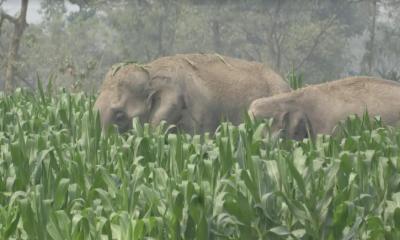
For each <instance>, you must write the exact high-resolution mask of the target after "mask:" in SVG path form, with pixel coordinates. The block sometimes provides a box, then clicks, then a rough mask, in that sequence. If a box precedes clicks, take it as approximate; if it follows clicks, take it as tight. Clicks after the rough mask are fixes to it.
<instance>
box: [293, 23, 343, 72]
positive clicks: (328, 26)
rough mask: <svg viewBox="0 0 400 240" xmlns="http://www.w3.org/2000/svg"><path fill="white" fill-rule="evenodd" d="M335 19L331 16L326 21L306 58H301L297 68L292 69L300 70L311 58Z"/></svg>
mask: <svg viewBox="0 0 400 240" xmlns="http://www.w3.org/2000/svg"><path fill="white" fill-rule="evenodd" d="M335 19H336V16H332V17H331V18H330V19H329V20H328V23H327V24H326V25H325V26H322V27H321V31H320V32H319V34H318V35H317V36H316V38H315V39H314V43H313V45H312V46H311V48H310V51H309V52H308V54H307V56H306V57H305V58H303V60H301V61H300V63H299V64H297V66H296V67H295V68H294V70H295V71H297V70H298V69H299V68H301V67H302V66H303V65H304V64H305V63H306V62H307V61H308V59H309V58H310V57H311V56H312V54H313V53H314V51H315V49H316V48H317V47H318V45H319V43H320V42H321V40H322V38H323V36H324V35H325V33H327V32H328V30H329V29H330V27H331V26H332V25H333V23H334V22H335Z"/></svg>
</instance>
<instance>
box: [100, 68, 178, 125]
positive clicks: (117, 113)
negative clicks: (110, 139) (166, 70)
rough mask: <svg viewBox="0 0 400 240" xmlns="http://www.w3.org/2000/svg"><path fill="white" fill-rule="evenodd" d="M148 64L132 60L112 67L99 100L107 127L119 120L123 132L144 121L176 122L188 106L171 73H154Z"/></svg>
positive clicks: (103, 120) (103, 121)
mask: <svg viewBox="0 0 400 240" xmlns="http://www.w3.org/2000/svg"><path fill="white" fill-rule="evenodd" d="M150 72H151V71H149V70H148V69H146V68H145V67H142V66H138V65H135V64H129V65H125V66H121V67H118V68H116V69H115V68H114V69H112V70H110V71H109V72H108V73H107V75H106V79H105V81H104V83H103V86H102V88H101V91H100V94H99V96H98V98H97V100H96V102H95V105H94V108H95V109H96V110H98V111H99V112H100V119H101V123H102V127H103V129H104V128H105V127H107V126H109V125H112V124H115V125H116V126H117V127H118V131H119V132H125V131H127V130H129V129H130V128H131V127H132V119H133V118H135V117H137V118H138V119H139V120H140V121H141V122H142V123H143V122H149V123H150V124H151V125H157V124H159V123H160V122H161V120H165V121H167V123H171V124H173V123H175V122H176V121H177V120H178V119H179V117H180V110H181V109H182V108H183V107H184V102H183V100H182V99H183V98H182V96H181V94H180V91H179V88H177V87H176V86H175V85H174V84H175V83H176V81H173V79H172V78H171V77H169V76H168V74H155V75H153V74H151V73H150Z"/></svg>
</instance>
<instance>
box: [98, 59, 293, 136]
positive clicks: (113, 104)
mask: <svg viewBox="0 0 400 240" xmlns="http://www.w3.org/2000/svg"><path fill="white" fill-rule="evenodd" d="M288 91H290V88H289V86H288V84H287V83H286V82H285V81H284V80H283V79H282V78H281V77H280V76H279V75H278V74H276V73H275V72H274V71H272V70H271V69H269V68H267V67H266V66H264V65H262V64H260V63H256V62H248V61H244V60H239V59H234V58H230V57H222V56H220V55H215V54H180V55H175V56H170V57H163V58H159V59H157V60H155V61H153V62H151V63H148V64H146V65H143V66H139V65H136V64H127V65H125V66H122V67H120V68H115V67H114V68H113V69H112V70H110V71H109V72H108V73H107V75H106V79H105V81H104V82H103V86H102V88H101V91H100V95H99V96H98V99H97V100H96V103H95V109H97V110H99V112H100V117H101V122H102V125H103V128H104V127H106V126H109V125H110V124H116V125H117V126H118V129H119V131H120V132H124V131H126V130H128V129H130V128H131V127H132V126H131V124H132V118H134V117H138V118H139V119H140V121H141V122H149V123H150V124H151V125H153V126H155V125H158V124H159V123H160V122H161V121H162V120H165V121H166V122H167V124H174V125H175V126H176V127H177V128H178V129H179V130H182V131H185V132H189V133H203V132H212V131H214V130H215V129H216V128H217V126H218V125H219V123H220V122H221V121H222V120H229V121H231V122H233V123H234V124H238V123H240V122H241V121H242V118H243V115H244V113H245V112H246V111H247V109H248V106H249V105H250V103H251V102H252V101H253V100H254V99H257V98H261V97H267V96H272V95H275V94H279V93H283V92H288Z"/></svg>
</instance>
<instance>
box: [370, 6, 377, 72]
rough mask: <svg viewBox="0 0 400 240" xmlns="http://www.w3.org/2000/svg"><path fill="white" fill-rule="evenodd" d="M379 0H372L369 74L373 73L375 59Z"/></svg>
mask: <svg viewBox="0 0 400 240" xmlns="http://www.w3.org/2000/svg"><path fill="white" fill-rule="evenodd" d="M377 2H378V0H372V3H371V4H372V6H371V13H372V23H371V29H370V39H369V56H368V74H369V75H371V73H372V70H373V67H374V60H375V29H376V17H377V15H378V8H377Z"/></svg>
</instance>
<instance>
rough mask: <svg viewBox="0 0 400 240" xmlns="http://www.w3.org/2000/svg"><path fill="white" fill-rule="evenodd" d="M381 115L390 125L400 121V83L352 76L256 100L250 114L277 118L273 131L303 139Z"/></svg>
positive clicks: (329, 132) (250, 108)
mask: <svg viewBox="0 0 400 240" xmlns="http://www.w3.org/2000/svg"><path fill="white" fill-rule="evenodd" d="M366 110H367V111H368V114H369V115H370V116H377V115H379V116H381V118H382V121H383V122H384V123H386V124H388V125H396V124H398V122H399V120H400V84H399V83H397V82H394V81H388V80H383V79H377V78H372V77H351V78H345V79H342V80H337V81H332V82H329V83H323V84H318V85H313V86H308V87H305V88H302V89H299V90H296V91H292V92H290V93H284V94H280V95H276V96H273V97H269V98H261V99H257V100H255V101H253V102H252V103H251V105H250V107H249V111H248V113H249V115H250V116H254V117H255V118H258V119H263V118H273V119H274V121H273V122H274V123H273V125H272V131H273V132H275V133H276V132H277V131H278V130H279V131H281V134H282V135H281V136H282V137H288V138H291V139H295V140H301V139H304V138H307V137H311V138H315V136H316V134H319V133H321V134H332V133H333V130H334V128H335V126H336V125H337V123H339V121H341V120H345V119H346V117H348V116H349V115H351V114H357V115H358V116H362V115H363V114H364V113H365V111H366Z"/></svg>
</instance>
